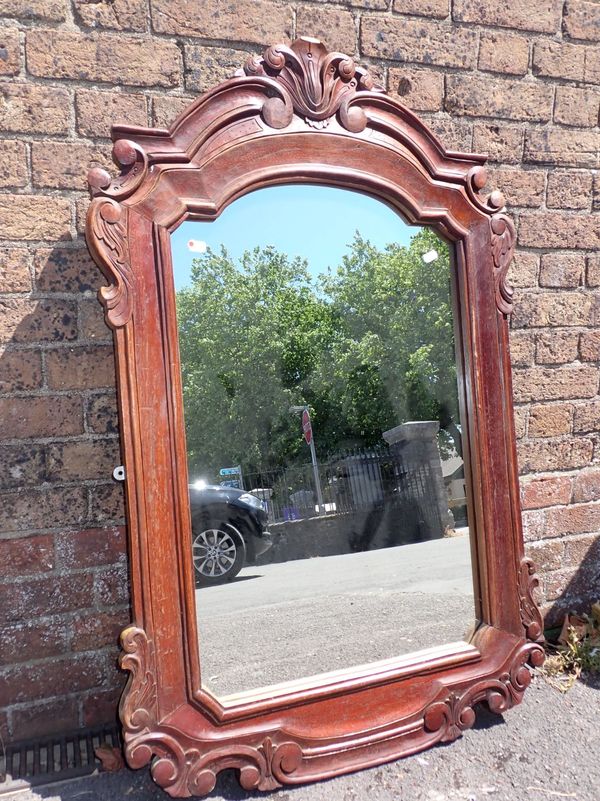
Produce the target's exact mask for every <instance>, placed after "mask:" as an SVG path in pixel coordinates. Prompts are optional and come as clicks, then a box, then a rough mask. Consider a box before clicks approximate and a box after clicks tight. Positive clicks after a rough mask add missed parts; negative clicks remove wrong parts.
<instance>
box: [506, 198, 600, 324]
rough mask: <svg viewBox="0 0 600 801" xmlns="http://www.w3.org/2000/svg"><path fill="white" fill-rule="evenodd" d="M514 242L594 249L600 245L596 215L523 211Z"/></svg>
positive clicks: (544, 246) (541, 246)
mask: <svg viewBox="0 0 600 801" xmlns="http://www.w3.org/2000/svg"><path fill="white" fill-rule="evenodd" d="M518 241H519V244H520V245H525V246H527V247H534V248H536V247H537V248H545V249H552V248H555V249H558V248H565V247H566V248H573V249H583V250H594V249H596V248H597V247H598V246H599V245H600V215H598V214H597V215H589V214H576V213H573V212H568V211H565V212H559V211H549V212H546V213H543V214H537V213H535V212H526V211H525V212H523V213H522V214H521V217H520V219H519V235H518ZM559 325H560V323H559Z"/></svg>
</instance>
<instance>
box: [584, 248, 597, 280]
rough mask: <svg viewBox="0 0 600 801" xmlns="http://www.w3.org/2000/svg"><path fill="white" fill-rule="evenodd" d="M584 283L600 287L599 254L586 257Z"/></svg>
mask: <svg viewBox="0 0 600 801" xmlns="http://www.w3.org/2000/svg"><path fill="white" fill-rule="evenodd" d="M585 281H586V284H587V285H588V286H591V287H596V286H600V254H595V255H591V256H588V257H587V259H586V263H585Z"/></svg>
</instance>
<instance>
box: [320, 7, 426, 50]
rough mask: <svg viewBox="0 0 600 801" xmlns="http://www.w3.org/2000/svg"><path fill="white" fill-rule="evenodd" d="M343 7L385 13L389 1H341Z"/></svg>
mask: <svg viewBox="0 0 600 801" xmlns="http://www.w3.org/2000/svg"><path fill="white" fill-rule="evenodd" d="M409 1H411V0H409ZM428 1H429V0H424V2H425V3H427V2H428ZM314 2H316V3H320V4H321V5H325V4H326V3H330V2H331V0H314ZM416 2H420V0H416ZM343 5H345V6H351V7H352V8H366V9H369V10H371V11H387V10H388V8H389V5H390V3H389V0H343ZM330 44H331V43H330ZM332 46H333V45H332Z"/></svg>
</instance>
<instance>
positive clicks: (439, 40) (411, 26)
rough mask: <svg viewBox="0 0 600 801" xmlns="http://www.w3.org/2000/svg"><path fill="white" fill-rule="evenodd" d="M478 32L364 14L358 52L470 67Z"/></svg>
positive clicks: (405, 59)
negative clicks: (365, 15)
mask: <svg viewBox="0 0 600 801" xmlns="http://www.w3.org/2000/svg"><path fill="white" fill-rule="evenodd" d="M477 35H478V34H477V32H476V31H473V30H469V29H467V28H452V27H450V26H448V25H440V24H439V23H436V22H429V21H426V20H419V19H409V18H407V17H375V16H372V17H371V16H367V17H363V19H362V24H361V36H360V43H361V52H362V53H364V54H365V55H368V56H376V57H377V58H388V59H392V60H394V61H414V62H417V63H421V64H438V65H439V66H442V67H461V68H463V69H469V68H473V67H474V66H475V60H476V56H477Z"/></svg>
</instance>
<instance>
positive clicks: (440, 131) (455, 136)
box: [419, 113, 473, 153]
mask: <svg viewBox="0 0 600 801" xmlns="http://www.w3.org/2000/svg"><path fill="white" fill-rule="evenodd" d="M419 116H420V117H421V119H422V120H423V121H424V122H425V124H426V125H429V127H430V128H431V130H432V131H433V132H434V134H436V135H437V137H438V139H439V140H440V142H441V143H442V144H443V145H444V147H445V148H446V150H458V151H459V152H462V153H464V152H470V151H471V145H472V141H473V133H472V130H471V123H469V122H466V121H464V120H453V119H452V118H451V117H450V116H449V115H445V116H441V115H438V114H431V115H427V114H424V113H422V114H420V115H419Z"/></svg>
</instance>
